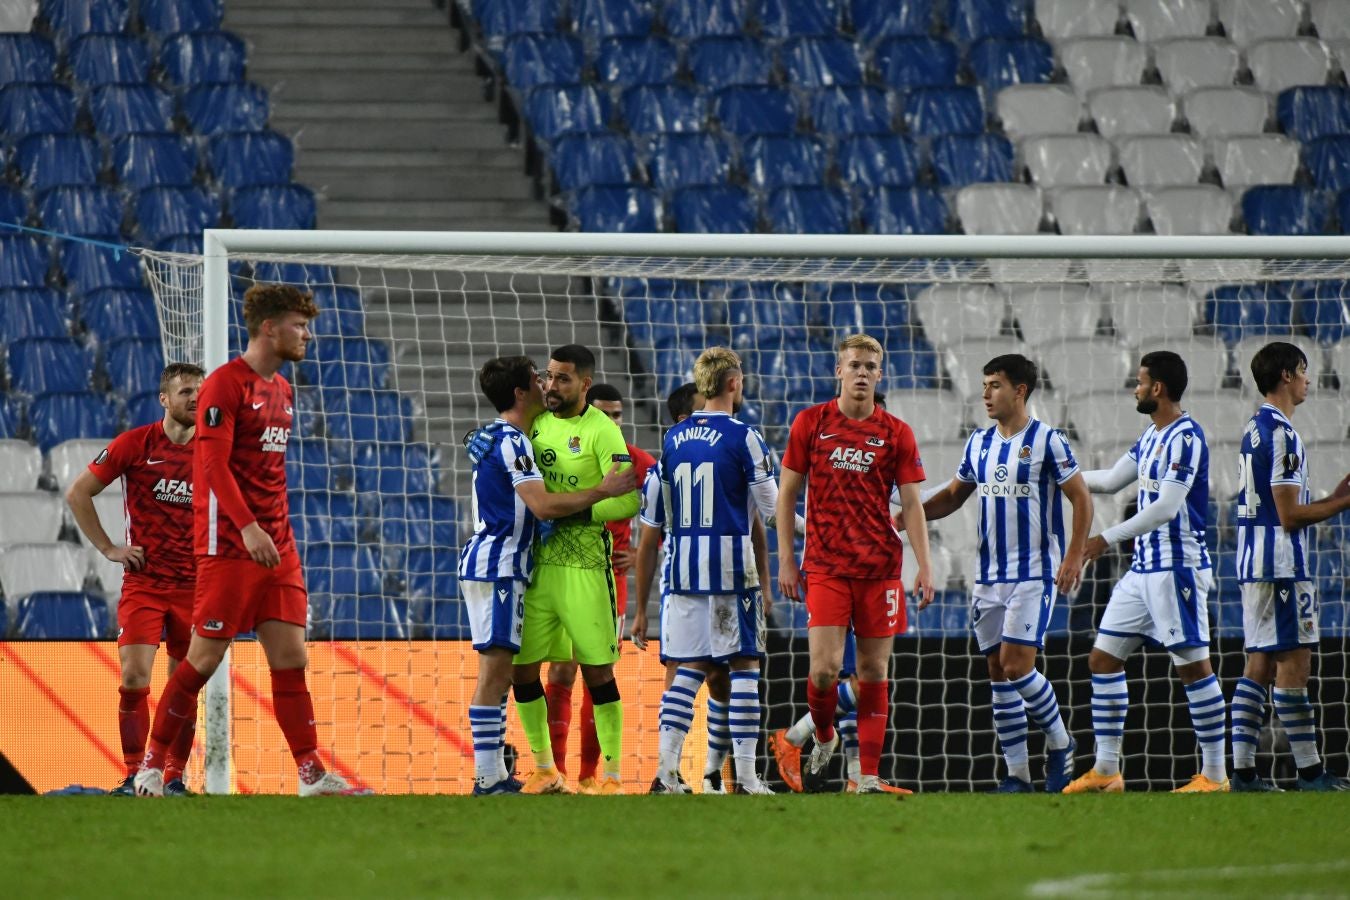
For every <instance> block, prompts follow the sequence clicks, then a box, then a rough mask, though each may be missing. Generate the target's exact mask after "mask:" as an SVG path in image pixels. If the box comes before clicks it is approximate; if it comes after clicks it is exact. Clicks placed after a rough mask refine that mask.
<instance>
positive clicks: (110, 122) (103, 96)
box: [89, 84, 174, 138]
mask: <svg viewBox="0 0 1350 900" xmlns="http://www.w3.org/2000/svg"><path fill="white" fill-rule="evenodd" d="M89 113H90V115H92V116H93V118H94V128H95V129H96V130H97V131H98V132H99V135H100V136H101V137H104V138H111V137H116V136H117V135H121V134H132V133H134V132H137V131H173V130H174V127H173V97H172V96H170V94H169V92H168V91H166V90H164V89H163V88H159V87H156V86H155V85H152V84H108V85H104V86H103V87H99V88H95V89H94V90H93V91H91V92H90V94H89Z"/></svg>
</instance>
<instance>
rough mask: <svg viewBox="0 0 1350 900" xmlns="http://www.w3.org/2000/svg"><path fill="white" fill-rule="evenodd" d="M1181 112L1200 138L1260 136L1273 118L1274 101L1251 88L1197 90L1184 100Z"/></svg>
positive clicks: (1193, 131) (1193, 132) (1192, 131)
mask: <svg viewBox="0 0 1350 900" xmlns="http://www.w3.org/2000/svg"><path fill="white" fill-rule="evenodd" d="M1181 112H1182V115H1183V116H1185V118H1186V121H1187V122H1188V123H1190V126H1191V133H1192V134H1194V135H1195V136H1196V137H1200V138H1218V137H1229V136H1231V135H1237V134H1260V133H1261V132H1262V131H1264V130H1265V127H1266V121H1267V120H1268V119H1269V118H1270V98H1269V97H1267V96H1266V95H1265V94H1264V93H1262V92H1261V91H1258V90H1256V89H1255V88H1250V87H1226V88H1220V87H1214V88H1197V89H1196V90H1194V91H1191V92H1190V93H1189V94H1187V95H1186V96H1185V97H1183V98H1182V101H1181Z"/></svg>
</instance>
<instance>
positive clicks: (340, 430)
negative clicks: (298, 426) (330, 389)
mask: <svg viewBox="0 0 1350 900" xmlns="http://www.w3.org/2000/svg"><path fill="white" fill-rule="evenodd" d="M333 368H335V367H333ZM349 368H350V366H349ZM324 423H325V424H326V425H327V427H328V434H329V436H330V437H335V438H339V439H341V440H344V441H358V442H359V441H388V442H400V441H408V440H411V438H412V401H411V400H409V399H408V398H407V397H404V396H403V395H401V394H400V393H399V392H398V391H385V390H359V391H352V392H351V393H348V394H346V395H338V396H337V397H333V398H330V397H329V395H325V399H324Z"/></svg>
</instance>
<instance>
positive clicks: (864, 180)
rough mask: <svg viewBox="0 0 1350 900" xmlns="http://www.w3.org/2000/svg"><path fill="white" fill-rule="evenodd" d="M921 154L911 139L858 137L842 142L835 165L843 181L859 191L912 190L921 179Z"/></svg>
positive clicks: (842, 140) (889, 136)
mask: <svg viewBox="0 0 1350 900" xmlns="http://www.w3.org/2000/svg"><path fill="white" fill-rule="evenodd" d="M921 152H922V151H921V149H920V147H919V146H918V144H916V143H915V142H914V141H911V140H909V139H908V138H903V137H899V136H895V135H871V134H862V135H854V136H852V137H847V138H842V139H840V141H839V144H838V148H837V149H836V151H835V163H836V166H837V167H838V169H839V177H840V179H841V180H842V181H843V182H844V183H845V184H847V185H851V186H853V187H855V188H864V189H865V188H873V187H880V186H883V185H884V186H887V187H909V186H911V185H913V184H915V183H916V182H918V180H919V172H920V171H921V170H922V168H923V166H922V155H921Z"/></svg>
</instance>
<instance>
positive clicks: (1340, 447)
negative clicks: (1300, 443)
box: [1294, 418, 1345, 500]
mask: <svg viewBox="0 0 1350 900" xmlns="http://www.w3.org/2000/svg"><path fill="white" fill-rule="evenodd" d="M1294 422H1295V424H1296V425H1298V418H1295V420H1294ZM1299 427H1302V426H1299ZM1301 433H1302V432H1300V434H1301ZM1344 456H1345V441H1343V440H1342V441H1335V442H1333V443H1326V444H1314V443H1312V442H1309V443H1308V460H1309V462H1308V489H1309V490H1311V491H1312V495H1313V499H1314V500H1321V499H1322V498H1323V497H1327V496H1329V495H1330V494H1331V492H1332V491H1333V490H1335V489H1336V485H1338V484H1340V482H1341V479H1342V478H1344V477H1345V466H1343V465H1341V466H1337V465H1336V462H1337V460H1340V459H1343V458H1344Z"/></svg>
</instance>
